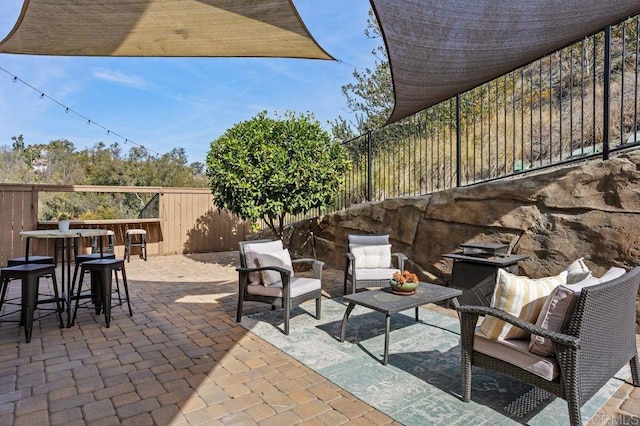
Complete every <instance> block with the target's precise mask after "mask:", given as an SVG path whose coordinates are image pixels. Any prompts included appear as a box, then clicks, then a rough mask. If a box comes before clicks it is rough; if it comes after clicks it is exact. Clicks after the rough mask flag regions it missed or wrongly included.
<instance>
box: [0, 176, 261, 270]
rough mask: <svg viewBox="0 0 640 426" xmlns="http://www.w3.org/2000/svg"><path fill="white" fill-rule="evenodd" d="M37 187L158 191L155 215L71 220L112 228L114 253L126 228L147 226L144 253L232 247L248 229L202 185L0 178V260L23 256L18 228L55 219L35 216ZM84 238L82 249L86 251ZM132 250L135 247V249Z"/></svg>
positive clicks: (38, 247)
mask: <svg viewBox="0 0 640 426" xmlns="http://www.w3.org/2000/svg"><path fill="white" fill-rule="evenodd" d="M39 192H103V193H109V192H142V193H158V194H160V196H159V216H160V217H159V218H158V219H142V220H140V219H117V220H104V221H100V220H97V221H95V220H92V221H82V220H79V221H72V223H71V227H72V228H105V229H111V230H113V231H114V232H115V234H116V255H117V256H118V257H122V256H123V254H124V233H125V230H126V229H132V228H142V229H145V230H146V231H147V236H148V240H147V252H148V254H149V256H156V255H167V254H183V253H198V252H210V251H228V250H237V249H238V242H239V241H242V240H244V239H246V237H247V235H248V234H249V233H250V232H251V226H250V224H248V223H246V222H245V221H241V220H239V219H237V218H236V217H234V216H232V215H231V214H229V213H228V212H226V211H222V212H218V209H217V208H216V207H215V206H214V205H213V196H212V194H211V192H210V190H209V189H206V188H159V187H110V186H109V187H107V186H84V185H83V186H54V185H25V184H15V185H14V184H0V224H1V226H0V266H4V265H6V259H8V258H11V257H16V256H22V255H23V251H24V245H23V241H22V240H21V238H20V231H22V230H32V229H46V228H52V227H55V226H57V224H56V223H55V222H38V199H39ZM88 245H89V242H88V241H86V242H83V246H84V248H82V251H88V250H89V249H88ZM31 253H32V254H41V255H52V253H53V244H52V243H51V244H47V241H45V240H43V241H42V242H40V241H39V240H34V241H33V243H32V250H31ZM135 253H137V252H135Z"/></svg>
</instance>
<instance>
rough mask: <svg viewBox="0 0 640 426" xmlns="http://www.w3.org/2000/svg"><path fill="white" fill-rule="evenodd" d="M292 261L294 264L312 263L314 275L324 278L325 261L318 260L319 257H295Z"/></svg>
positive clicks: (317, 277)
mask: <svg viewBox="0 0 640 426" xmlns="http://www.w3.org/2000/svg"><path fill="white" fill-rule="evenodd" d="M291 263H292V264H294V265H295V264H296V263H306V264H309V265H311V267H312V268H313V277H314V278H316V279H318V280H322V268H323V267H324V262H323V261H321V260H317V259H311V258H302V259H293V260H292V261H291Z"/></svg>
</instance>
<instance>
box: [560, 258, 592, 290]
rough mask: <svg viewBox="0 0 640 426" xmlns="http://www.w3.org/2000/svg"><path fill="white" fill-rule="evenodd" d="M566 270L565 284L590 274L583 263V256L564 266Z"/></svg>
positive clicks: (585, 277)
mask: <svg viewBox="0 0 640 426" xmlns="http://www.w3.org/2000/svg"><path fill="white" fill-rule="evenodd" d="M564 270H565V271H567V284H574V283H577V282H579V281H582V280H584V279H587V278H589V277H590V276H591V270H590V269H589V268H588V267H587V265H586V264H585V263H584V257H581V258H580V259H578V260H575V261H574V262H572V263H571V264H570V265H569V266H567V267H566V268H564Z"/></svg>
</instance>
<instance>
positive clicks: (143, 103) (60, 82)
mask: <svg viewBox="0 0 640 426" xmlns="http://www.w3.org/2000/svg"><path fill="white" fill-rule="evenodd" d="M294 4H295V6H296V8H297V9H298V12H299V13H300V16H301V17H302V19H303V21H304V22H305V24H306V25H307V28H308V29H309V31H310V32H311V34H312V35H313V37H314V38H315V39H316V41H317V42H318V43H319V44H320V46H322V47H323V48H324V49H325V50H326V51H327V52H328V53H329V54H331V55H333V56H334V57H335V58H336V59H338V60H339V61H341V62H336V61H319V60H308V59H307V60H305V59H286V58H272V59H259V58H190V59H185V58H91V57H49V56H29V55H8V54H0V67H2V68H4V69H6V70H7V71H8V72H10V73H12V74H14V75H16V76H18V77H19V78H20V79H22V80H24V81H26V82H27V83H29V84H30V85H32V86H34V87H35V88H37V89H38V90H40V91H41V92H44V93H45V94H46V95H47V96H50V97H51V98H53V99H55V100H56V101H58V102H60V103H62V104H64V105H66V106H68V107H69V108H71V109H72V110H74V111H77V112H78V113H80V114H82V115H84V116H86V117H88V118H89V119H91V120H93V121H94V122H96V123H98V124H100V125H102V126H104V127H106V128H107V129H109V130H111V131H112V132H115V133H117V134H119V135H121V136H122V137H124V138H127V139H129V140H130V141H134V142H135V143H136V144H139V145H143V146H145V147H146V148H148V149H150V150H152V151H154V152H156V153H160V154H162V153H165V152H168V151H170V150H171V149H173V148H175V147H182V148H184V149H185V150H186V152H187V155H188V156H189V161H204V160H205V157H206V153H207V151H208V149H209V145H210V142H211V141H212V140H215V139H216V138H217V137H219V136H220V135H222V134H223V133H224V132H225V131H226V130H227V129H228V128H230V127H232V126H233V125H234V124H236V123H238V122H241V121H244V120H248V119H250V118H251V117H253V116H255V115H256V114H257V113H258V112H260V111H263V110H267V111H268V112H269V113H270V114H272V113H274V112H277V113H280V114H282V113H284V112H285V111H287V110H290V111H294V112H307V111H309V112H312V113H313V114H315V116H316V118H317V119H318V120H319V121H320V122H321V123H322V124H323V126H324V128H325V129H327V130H329V129H330V126H329V125H328V124H326V123H327V121H332V120H334V119H335V118H337V117H338V116H339V115H341V116H343V117H346V118H348V119H350V118H352V115H351V114H350V113H349V112H348V111H347V108H346V101H345V98H344V95H343V94H342V90H341V87H342V86H343V85H344V84H347V83H349V82H353V81H354V79H353V76H352V73H353V70H354V69H355V68H356V67H358V68H365V67H371V66H372V65H373V61H374V57H373V55H372V54H371V50H372V49H373V48H374V47H375V46H376V45H377V44H378V43H381V41H380V40H377V41H372V40H369V39H367V37H366V36H365V35H364V30H365V28H366V21H367V12H368V10H369V2H368V1H367V0H346V1H345V0H323V1H317V0H294ZM21 5H22V0H2V1H1V2H0V39H2V38H4V36H5V35H6V34H7V33H8V32H9V31H10V30H11V28H12V27H13V24H14V22H15V19H16V18H17V16H18V13H19V10H20V7H21ZM20 134H22V135H24V138H25V142H26V143H27V144H37V143H48V142H49V141H51V140H55V139H68V140H70V141H71V142H73V143H74V144H75V147H76V149H78V150H80V149H84V148H87V147H91V146H93V145H95V144H96V143H98V142H104V143H106V144H107V145H110V144H112V143H114V142H118V143H120V144H121V145H123V144H124V145H123V147H124V149H125V150H128V149H129V147H131V146H132V145H131V144H125V143H124V140H122V139H121V138H119V137H117V136H114V135H113V134H107V132H106V131H104V130H103V129H102V128H100V127H98V126H95V125H88V124H87V121H86V120H83V119H82V118H80V117H78V116H77V115H75V114H73V113H65V109H64V108H63V107H61V106H60V105H57V104H56V103H55V102H52V101H51V100H48V99H46V98H44V99H41V98H40V96H39V93H38V92H35V91H34V90H32V89H30V88H29V87H27V86H26V85H24V84H22V83H20V82H13V78H12V77H11V76H10V75H8V74H6V73H5V72H2V71H0V145H10V144H11V137H12V136H17V135H20Z"/></svg>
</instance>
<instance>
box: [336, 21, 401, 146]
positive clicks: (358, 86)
mask: <svg viewBox="0 0 640 426" xmlns="http://www.w3.org/2000/svg"><path fill="white" fill-rule="evenodd" d="M364 34H365V35H366V36H367V37H369V38H371V39H377V40H380V45H378V46H377V47H376V48H375V49H374V50H373V51H372V52H371V54H372V55H373V56H374V57H375V61H374V66H373V68H366V69H365V70H363V71H359V70H355V71H354V72H353V77H354V78H355V80H356V82H355V83H348V84H346V85H344V86H342V93H343V94H344V96H345V97H346V98H347V106H348V108H349V110H350V111H352V112H354V113H355V117H356V122H355V123H349V122H347V120H345V119H344V118H343V117H338V118H337V119H336V120H335V121H334V122H333V123H332V134H333V136H334V137H335V138H336V139H338V140H343V141H344V140H347V139H352V138H354V137H355V136H358V135H361V134H364V133H366V132H367V130H373V129H378V128H380V127H382V126H383V125H384V123H385V122H386V121H387V118H389V116H390V115H391V111H392V110H393V104H394V97H393V84H392V82H391V68H390V67H389V58H388V56H387V50H386V48H385V47H384V45H383V44H382V33H381V31H380V26H379V25H378V21H377V20H376V18H375V16H374V15H373V11H371V10H369V18H368V19H367V28H366V29H365V31H364ZM354 124H355V129H354V128H353V125H354Z"/></svg>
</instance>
